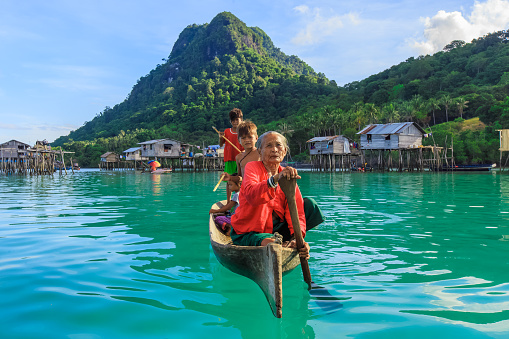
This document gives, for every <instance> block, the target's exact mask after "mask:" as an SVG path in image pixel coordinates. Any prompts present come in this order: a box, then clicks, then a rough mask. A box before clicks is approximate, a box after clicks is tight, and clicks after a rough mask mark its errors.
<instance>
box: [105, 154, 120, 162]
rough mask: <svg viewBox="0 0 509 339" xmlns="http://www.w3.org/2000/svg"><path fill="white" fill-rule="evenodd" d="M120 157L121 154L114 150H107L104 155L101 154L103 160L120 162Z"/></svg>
mask: <svg viewBox="0 0 509 339" xmlns="http://www.w3.org/2000/svg"><path fill="white" fill-rule="evenodd" d="M119 160H120V159H119V156H118V154H116V153H114V152H106V153H104V154H103V155H101V162H106V163H108V162H118V161H119Z"/></svg>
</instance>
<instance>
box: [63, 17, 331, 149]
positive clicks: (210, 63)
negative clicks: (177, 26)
mask: <svg viewBox="0 0 509 339" xmlns="http://www.w3.org/2000/svg"><path fill="white" fill-rule="evenodd" d="M163 60H164V61H165V63H164V64H162V65H157V67H156V68H155V69H154V70H152V71H151V72H150V73H149V74H148V75H146V76H144V77H142V78H141V79H139V81H138V82H137V84H136V85H134V87H133V89H132V91H131V93H130V94H129V96H128V97H127V99H126V100H125V101H124V102H122V103H120V104H118V105H115V106H114V107H113V108H109V107H107V108H106V109H105V110H104V111H103V112H101V113H100V114H98V115H97V116H96V117H95V118H94V119H93V120H92V121H89V122H86V123H85V124H84V125H83V126H82V127H81V128H79V129H78V130H76V131H73V132H71V133H70V134H69V135H68V136H64V137H60V138H58V139H57V140H56V141H55V142H54V143H53V144H54V145H63V144H64V143H68V142H69V141H85V140H94V139H97V138H109V137H115V136H118V135H119V134H120V133H121V132H122V131H124V132H126V133H127V135H133V134H135V135H136V137H135V139H137V140H140V141H143V140H145V139H147V138H152V137H163V136H164V137H173V138H177V139H179V140H186V141H188V142H192V143H195V144H196V143H199V142H200V141H202V142H204V141H205V140H210V141H213V142H217V141H216V139H217V136H216V135H215V134H214V132H213V130H212V128H211V126H217V127H218V128H222V127H226V126H228V125H229V120H228V112H229V111H230V110H231V109H232V108H233V107H239V108H241V109H242V110H243V111H244V112H246V114H245V115H246V117H247V118H249V119H252V120H253V121H255V122H257V123H259V124H264V123H268V122H270V121H273V120H278V119H280V118H284V117H287V116H289V115H291V114H293V113H295V112H296V111H298V110H299V108H300V107H303V106H306V105H305V103H307V102H311V103H315V104H316V105H319V104H320V101H321V99H322V98H321V97H320V96H327V95H329V94H330V93H332V92H334V91H336V90H337V87H336V86H335V85H334V84H332V85H329V81H328V79H327V78H325V76H324V75H323V74H316V73H315V71H314V70H313V69H312V68H311V67H310V66H309V65H307V64H306V63H305V62H303V61H302V60H300V59H299V58H298V57H296V56H288V55H286V54H284V53H283V52H281V51H280V50H279V49H278V48H276V47H275V46H274V44H273V43H272V41H271V39H270V38H269V37H268V36H267V34H265V32H263V31H262V30H261V29H260V28H257V27H254V28H250V27H247V26H246V25H245V24H244V23H243V22H242V21H240V20H239V19H238V18H237V17H235V16H234V15H233V14H231V13H228V12H224V13H220V14H218V15H217V16H216V17H215V18H214V19H213V20H212V21H211V22H210V23H209V24H205V25H190V26H188V27H186V28H185V29H184V30H183V31H182V32H181V33H180V36H179V38H178V40H177V41H176V42H175V44H174V46H173V49H172V51H171V54H170V56H169V58H168V59H167V60H166V59H163ZM207 138H208V139H207ZM204 139H205V140H204ZM199 144H201V142H200V143H199Z"/></svg>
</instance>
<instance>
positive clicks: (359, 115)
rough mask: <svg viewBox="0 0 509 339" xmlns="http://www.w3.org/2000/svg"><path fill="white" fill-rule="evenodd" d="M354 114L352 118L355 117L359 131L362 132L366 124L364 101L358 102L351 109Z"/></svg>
mask: <svg viewBox="0 0 509 339" xmlns="http://www.w3.org/2000/svg"><path fill="white" fill-rule="evenodd" d="M350 110H351V111H352V112H351V114H352V116H354V117H355V121H356V122H357V125H358V128H357V130H359V131H360V130H361V125H363V124H365V123H366V115H365V110H364V103H363V102H362V101H359V102H356V103H355V104H354V105H353V106H352V108H351V109H350Z"/></svg>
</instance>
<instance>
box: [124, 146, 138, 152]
mask: <svg viewBox="0 0 509 339" xmlns="http://www.w3.org/2000/svg"><path fill="white" fill-rule="evenodd" d="M140 149H141V147H131V148H129V149H126V150H125V151H124V152H123V153H131V152H136V151H138V150H140Z"/></svg>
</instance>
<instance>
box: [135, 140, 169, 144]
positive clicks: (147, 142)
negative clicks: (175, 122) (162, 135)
mask: <svg viewBox="0 0 509 339" xmlns="http://www.w3.org/2000/svg"><path fill="white" fill-rule="evenodd" d="M163 140H170V139H155V140H149V141H144V142H139V143H138V145H149V144H155V143H156V142H159V141H163Z"/></svg>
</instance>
